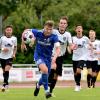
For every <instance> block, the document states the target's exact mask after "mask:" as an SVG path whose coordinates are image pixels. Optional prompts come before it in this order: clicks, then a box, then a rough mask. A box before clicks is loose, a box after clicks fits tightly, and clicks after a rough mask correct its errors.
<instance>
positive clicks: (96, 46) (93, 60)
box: [86, 30, 100, 88]
mask: <svg viewBox="0 0 100 100" xmlns="http://www.w3.org/2000/svg"><path fill="white" fill-rule="evenodd" d="M89 38H90V42H91V47H90V46H89V48H88V51H87V61H86V66H87V69H88V74H87V85H88V88H91V86H92V87H93V88H94V87H95V82H96V77H97V74H98V72H99V68H98V50H100V41H99V40H97V39H96V32H95V31H94V30H90V31H89Z"/></svg>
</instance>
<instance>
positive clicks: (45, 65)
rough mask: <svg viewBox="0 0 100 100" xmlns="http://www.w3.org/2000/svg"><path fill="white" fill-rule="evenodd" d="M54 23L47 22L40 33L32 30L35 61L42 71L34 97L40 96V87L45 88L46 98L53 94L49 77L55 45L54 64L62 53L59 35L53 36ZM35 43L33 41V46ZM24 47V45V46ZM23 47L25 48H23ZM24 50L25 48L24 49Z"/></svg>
mask: <svg viewBox="0 0 100 100" xmlns="http://www.w3.org/2000/svg"><path fill="white" fill-rule="evenodd" d="M53 27H54V23H53V21H47V22H46V23H45V25H44V29H43V30H41V31H39V30H36V29H32V32H33V34H34V37H35V41H36V47H35V51H34V60H35V62H36V64H37V66H38V68H39V70H40V71H41V74H42V75H41V78H40V79H39V81H38V82H37V83H36V88H35V90H34V96H38V93H39V90H40V86H41V85H43V86H44V90H45V95H46V98H50V97H51V93H50V92H49V89H48V75H49V73H50V70H51V56H52V50H53V47H54V45H55V47H56V53H55V54H54V57H53V58H52V62H53V63H54V62H55V61H56V58H57V57H58V55H59V53H60V43H59V40H58V37H57V35H54V34H52V33H53V32H52V31H53ZM33 43H34V41H32V44H33ZM22 45H23V44H22ZM22 47H23V46H22ZM23 49H24V48H23Z"/></svg>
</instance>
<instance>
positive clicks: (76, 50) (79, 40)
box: [72, 25, 89, 91]
mask: <svg viewBox="0 0 100 100" xmlns="http://www.w3.org/2000/svg"><path fill="white" fill-rule="evenodd" d="M75 32H76V35H75V36H73V37H72V41H73V46H72V47H73V48H72V49H73V51H72V52H73V55H72V60H73V71H74V79H75V83H76V86H75V91H80V89H81V87H80V81H81V70H82V69H83V66H84V63H85V60H86V56H87V54H86V51H87V44H88V43H89V39H88V37H86V36H84V35H83V27H82V25H77V26H76V28H75Z"/></svg>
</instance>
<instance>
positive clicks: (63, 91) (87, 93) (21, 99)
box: [0, 87, 100, 100]
mask: <svg viewBox="0 0 100 100" xmlns="http://www.w3.org/2000/svg"><path fill="white" fill-rule="evenodd" d="M33 91H34V89H32V88H14V89H13V88H11V89H10V90H9V91H6V92H1V93H0V100H46V98H45V95H44V90H43V88H41V90H40V92H39V95H38V96H37V97H34V96H33ZM54 94H55V95H56V97H51V98H49V99H48V100H100V87H96V88H94V89H87V88H84V89H82V90H81V91H80V92H75V91H74V89H73V88H56V89H55V91H54Z"/></svg>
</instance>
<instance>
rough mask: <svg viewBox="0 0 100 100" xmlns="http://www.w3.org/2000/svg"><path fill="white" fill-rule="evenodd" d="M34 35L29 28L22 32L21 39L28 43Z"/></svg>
mask: <svg viewBox="0 0 100 100" xmlns="http://www.w3.org/2000/svg"><path fill="white" fill-rule="evenodd" d="M33 37H34V35H33V33H32V32H31V30H26V31H25V32H24V33H23V40H24V43H25V44H29V43H30V42H31V39H32V38H33Z"/></svg>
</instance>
